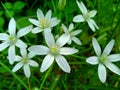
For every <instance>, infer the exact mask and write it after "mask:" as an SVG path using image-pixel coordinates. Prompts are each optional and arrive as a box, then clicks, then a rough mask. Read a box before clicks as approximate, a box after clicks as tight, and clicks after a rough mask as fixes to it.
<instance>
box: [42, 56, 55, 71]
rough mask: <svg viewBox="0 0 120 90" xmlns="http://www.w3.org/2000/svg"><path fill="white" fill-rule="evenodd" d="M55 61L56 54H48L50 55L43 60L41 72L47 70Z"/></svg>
mask: <svg viewBox="0 0 120 90" xmlns="http://www.w3.org/2000/svg"><path fill="white" fill-rule="evenodd" d="M53 61H54V56H53V55H51V54H48V55H47V56H46V57H45V58H44V60H43V62H42V65H41V68H40V71H41V72H44V71H46V70H47V69H48V68H49V67H50V66H51V64H52V63H53Z"/></svg>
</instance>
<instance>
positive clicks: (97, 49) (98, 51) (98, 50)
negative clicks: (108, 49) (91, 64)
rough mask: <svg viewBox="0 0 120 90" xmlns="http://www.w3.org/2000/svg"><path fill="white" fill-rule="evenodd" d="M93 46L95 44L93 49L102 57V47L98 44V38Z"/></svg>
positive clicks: (93, 42)
mask: <svg viewBox="0 0 120 90" xmlns="http://www.w3.org/2000/svg"><path fill="white" fill-rule="evenodd" d="M92 44H93V48H94V50H95V53H96V54H97V56H100V55H101V48H100V45H99V44H98V42H97V40H96V38H93V39H92Z"/></svg>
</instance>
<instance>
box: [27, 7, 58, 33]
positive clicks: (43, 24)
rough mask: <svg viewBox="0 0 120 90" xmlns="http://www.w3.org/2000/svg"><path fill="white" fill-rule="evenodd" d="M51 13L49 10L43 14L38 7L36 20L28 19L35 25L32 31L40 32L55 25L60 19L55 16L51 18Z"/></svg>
mask: <svg viewBox="0 0 120 90" xmlns="http://www.w3.org/2000/svg"><path fill="white" fill-rule="evenodd" d="M51 15H52V11H51V10H49V11H48V12H47V13H46V15H45V16H44V14H43V12H42V11H41V10H40V9H38V10H37V18H38V20H36V19H29V21H30V22H31V23H32V24H34V25H35V26H37V27H35V28H34V29H33V30H32V33H39V32H42V31H43V30H45V29H48V28H52V27H54V26H56V25H57V24H58V23H59V22H60V20H59V19H57V18H56V17H53V18H51Z"/></svg>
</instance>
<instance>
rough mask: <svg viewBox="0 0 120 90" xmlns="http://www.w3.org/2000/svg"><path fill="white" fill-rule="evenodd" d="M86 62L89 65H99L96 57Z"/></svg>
mask: <svg viewBox="0 0 120 90" xmlns="http://www.w3.org/2000/svg"><path fill="white" fill-rule="evenodd" d="M86 62H87V63H89V64H92V65H96V64H98V63H99V61H98V57H96V56H92V57H89V58H87V59H86Z"/></svg>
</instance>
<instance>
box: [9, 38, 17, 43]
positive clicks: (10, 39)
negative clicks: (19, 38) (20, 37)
mask: <svg viewBox="0 0 120 90" xmlns="http://www.w3.org/2000/svg"><path fill="white" fill-rule="evenodd" d="M15 42H16V38H15V37H13V36H10V37H9V43H10V44H14V43H15Z"/></svg>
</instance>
